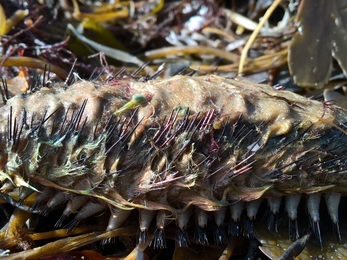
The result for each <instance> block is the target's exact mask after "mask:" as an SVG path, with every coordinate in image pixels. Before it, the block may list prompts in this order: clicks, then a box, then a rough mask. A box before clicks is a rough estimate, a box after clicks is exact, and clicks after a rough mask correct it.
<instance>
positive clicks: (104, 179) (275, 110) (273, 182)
mask: <svg viewBox="0 0 347 260" xmlns="http://www.w3.org/2000/svg"><path fill="white" fill-rule="evenodd" d="M346 119H347V114H346V111H345V110H343V109H341V108H338V107H336V106H333V105H331V104H329V103H323V102H318V101H314V100H311V99H307V98H305V97H302V96H299V95H296V94H294V93H291V92H288V91H284V90H274V89H273V88H271V87H269V86H266V85H260V84H254V83H252V82H250V81H248V80H245V79H243V78H233V79H227V78H222V77H219V76H215V75H208V76H199V77H188V76H175V77H172V78H169V79H163V80H161V79H156V80H149V81H138V80H134V79H132V78H131V77H126V76H122V77H119V78H115V79H113V80H112V81H109V82H104V83H103V82H97V83H91V82H84V81H81V82H79V83H76V84H74V85H72V86H69V87H68V88H67V89H64V88H52V89H48V88H42V89H41V90H39V91H37V92H35V93H33V94H30V95H24V94H23V95H17V96H15V97H12V98H11V99H9V100H8V101H7V103H6V105H4V106H2V107H1V108H0V146H1V147H0V148H1V151H2V152H1V156H0V181H1V197H2V198H3V199H4V200H6V201H7V202H8V203H11V204H12V205H15V206H16V207H19V208H21V209H23V210H26V211H29V212H36V213H41V214H46V213H47V212H50V211H51V210H54V209H55V208H57V207H59V206H62V205H64V206H65V207H66V208H65V210H64V212H63V215H62V217H61V218H60V219H59V220H58V222H57V223H56V226H57V227H60V226H66V227H67V228H68V229H69V230H73V229H74V228H75V227H76V226H77V225H78V224H79V223H80V222H81V221H83V220H84V219H86V218H88V217H90V216H95V215H98V214H102V213H103V212H105V211H109V212H110V219H109V223H108V225H107V227H106V229H107V230H112V229H115V228H118V227H121V226H122V225H123V223H124V222H125V221H126V220H127V218H128V216H129V214H130V213H131V212H133V211H134V210H138V211H139V218H140V220H139V223H140V225H139V235H138V243H140V244H141V243H146V242H147V240H148V235H147V232H148V228H149V226H150V225H151V223H152V222H153V223H154V225H156V229H157V230H156V231H155V233H154V235H153V236H152V238H151V245H152V246H154V247H155V248H163V247H165V246H166V242H165V233H164V231H165V225H167V223H168V221H167V219H168V216H170V219H174V220H175V221H176V225H177V228H178V231H177V235H176V240H177V245H178V246H187V245H188V244H189V236H188V235H187V232H186V228H187V225H188V221H189V220H190V219H191V218H192V217H193V216H194V215H195V218H194V217H193V219H195V222H196V234H195V240H196V242H197V243H201V244H207V243H208V239H209V238H208V236H207V235H206V231H205V228H206V226H207V224H208V222H209V221H210V219H212V220H213V221H214V222H215V225H216V228H215V229H216V232H215V234H214V237H215V242H216V243H217V244H223V243H226V237H225V236H226V234H225V233H224V230H229V233H231V234H232V235H240V234H244V235H246V236H248V237H252V236H253V234H254V232H255V230H254V221H255V220H256V219H257V218H256V216H257V212H258V209H259V207H260V205H261V203H263V202H264V201H268V204H269V208H270V217H269V222H268V226H269V228H270V227H273V226H274V225H276V227H277V217H276V215H277V214H278V213H279V208H280V204H281V202H283V203H285V209H286V211H287V212H288V216H289V222H290V223H289V225H290V229H289V230H290V233H291V234H290V236H291V237H293V239H298V238H299V234H298V228H297V212H296V211H297V207H298V204H299V201H300V200H301V199H303V198H304V196H305V197H306V198H307V209H308V212H309V216H310V218H311V221H310V222H311V224H312V230H313V232H314V234H315V235H316V237H317V238H318V240H319V241H320V243H322V241H321V238H320V228H319V227H320V226H319V221H320V217H319V205H320V203H321V201H332V199H333V198H337V199H338V201H337V202H336V200H333V201H335V203H328V204H327V208H328V212H329V215H330V216H331V218H332V221H333V223H334V225H335V226H336V227H337V228H336V229H335V230H337V232H338V236H339V237H340V229H339V220H338V212H337V211H338V206H339V201H340V197H341V194H344V193H345V192H346V180H347V172H346V171H347V135H346V134H347V132H346V131H347V130H346V129H347V127H346V125H345V121H346ZM18 188H20V190H21V194H22V195H21V198H14V197H13V196H11V194H12V193H13V191H14V190H16V189H18ZM31 193H38V195H37V198H36V200H35V203H34V204H33V205H26V204H25V203H23V202H22V201H24V200H25V198H26V197H27V196H29V195H30V194H31ZM281 198H283V199H281ZM321 198H322V200H321ZM324 198H325V200H324ZM210 212H212V213H210ZM243 214H245V217H244V218H242V217H241V215H243ZM70 215H74V218H73V220H72V221H68V222H67V221H66V219H65V218H66V217H69V216H70ZM241 221H243V223H246V224H241ZM225 227H229V228H226V229H224V228H225ZM300 235H303V234H300Z"/></svg>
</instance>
